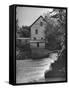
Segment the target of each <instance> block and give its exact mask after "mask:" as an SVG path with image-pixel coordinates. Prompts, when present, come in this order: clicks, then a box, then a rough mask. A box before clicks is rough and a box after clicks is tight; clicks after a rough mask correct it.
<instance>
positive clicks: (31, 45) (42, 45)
mask: <svg viewBox="0 0 69 90" xmlns="http://www.w3.org/2000/svg"><path fill="white" fill-rule="evenodd" d="M30 47H31V48H36V47H37V48H45V43H44V42H43V43H42V42H39V47H38V45H37V42H31V43H30Z"/></svg>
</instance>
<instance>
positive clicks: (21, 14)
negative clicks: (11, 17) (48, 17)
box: [16, 7, 52, 27]
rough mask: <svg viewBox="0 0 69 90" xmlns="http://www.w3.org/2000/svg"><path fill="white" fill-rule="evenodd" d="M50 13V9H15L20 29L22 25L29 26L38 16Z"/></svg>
mask: <svg viewBox="0 0 69 90" xmlns="http://www.w3.org/2000/svg"><path fill="white" fill-rule="evenodd" d="M50 11H52V9H51V8H34V7H17V8H16V19H18V25H19V26H20V27H22V25H24V26H30V25H31V24H32V23H33V22H34V21H35V20H36V19H37V18H38V17H39V16H43V15H44V14H45V13H48V12H50Z"/></svg>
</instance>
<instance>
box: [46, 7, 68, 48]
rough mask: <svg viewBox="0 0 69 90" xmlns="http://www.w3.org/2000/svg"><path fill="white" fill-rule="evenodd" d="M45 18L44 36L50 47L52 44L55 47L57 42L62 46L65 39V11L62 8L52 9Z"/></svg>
mask: <svg viewBox="0 0 69 90" xmlns="http://www.w3.org/2000/svg"><path fill="white" fill-rule="evenodd" d="M53 13H54V14H53ZM45 20H46V21H47V26H46V27H45V29H46V30H45V37H46V39H47V40H48V43H50V44H49V46H50V47H51V48H52V45H53V46H56V47H57V45H58V44H57V43H59V46H60V45H62V46H63V44H64V41H65V27H66V11H65V10H64V9H53V11H52V12H51V13H49V14H48V16H45ZM52 43H53V44H52ZM62 43H63V44H62Z"/></svg>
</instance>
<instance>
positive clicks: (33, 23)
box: [30, 16, 46, 27]
mask: <svg viewBox="0 0 69 90" xmlns="http://www.w3.org/2000/svg"><path fill="white" fill-rule="evenodd" d="M40 18H42V19H43V21H45V22H46V20H45V19H44V18H43V17H42V16H40V17H38V18H37V19H36V20H35V21H34V22H33V23H32V25H30V27H32V26H33V25H34V24H35V23H36V22H37V21H38V20H39V19H40Z"/></svg>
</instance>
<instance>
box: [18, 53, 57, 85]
mask: <svg viewBox="0 0 69 90" xmlns="http://www.w3.org/2000/svg"><path fill="white" fill-rule="evenodd" d="M57 58H58V54H57V53H52V54H50V56H49V58H45V59H40V60H32V59H30V60H16V82H17V83H28V82H33V81H40V80H44V72H45V71H49V70H50V66H51V63H54V62H55V61H56V60H57Z"/></svg>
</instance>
